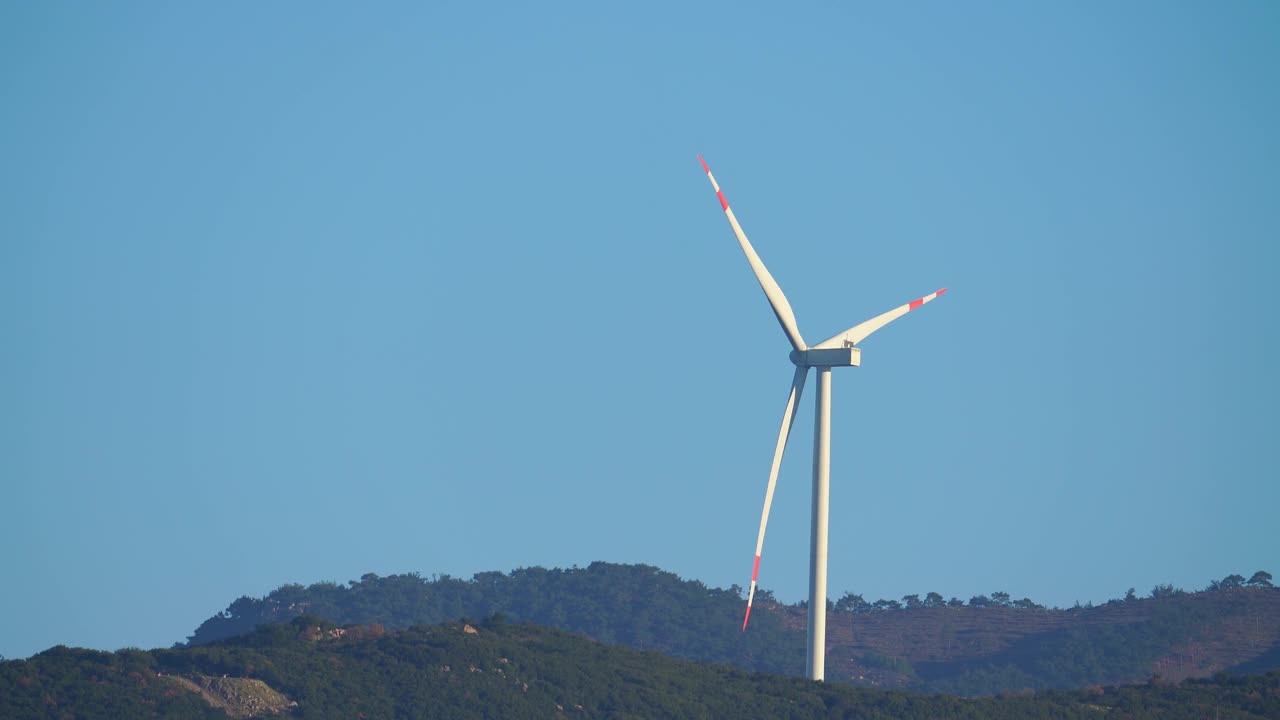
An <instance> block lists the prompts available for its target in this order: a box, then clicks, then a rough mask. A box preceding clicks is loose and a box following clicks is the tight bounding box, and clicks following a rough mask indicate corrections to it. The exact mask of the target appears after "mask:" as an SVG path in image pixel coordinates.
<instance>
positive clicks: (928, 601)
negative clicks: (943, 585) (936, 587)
mask: <svg viewBox="0 0 1280 720" xmlns="http://www.w3.org/2000/svg"><path fill="white" fill-rule="evenodd" d="M946 604H947V603H946V601H945V600H943V599H942V596H941V595H939V594H938V593H936V592H931V593H929V594H928V595H925V596H924V606H925V607H942V606H943V605H946Z"/></svg>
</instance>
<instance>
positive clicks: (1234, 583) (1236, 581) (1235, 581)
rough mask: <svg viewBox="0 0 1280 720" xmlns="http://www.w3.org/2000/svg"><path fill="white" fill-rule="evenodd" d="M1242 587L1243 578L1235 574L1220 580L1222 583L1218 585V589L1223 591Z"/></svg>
mask: <svg viewBox="0 0 1280 720" xmlns="http://www.w3.org/2000/svg"><path fill="white" fill-rule="evenodd" d="M1242 585H1244V576H1243V575H1235V574H1232V575H1228V576H1226V577H1224V578H1222V582H1221V583H1220V587H1221V588H1222V589H1223V590H1235V589H1236V588H1238V587H1240V586H1242Z"/></svg>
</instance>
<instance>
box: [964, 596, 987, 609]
mask: <svg viewBox="0 0 1280 720" xmlns="http://www.w3.org/2000/svg"><path fill="white" fill-rule="evenodd" d="M990 606H991V598H989V597H987V596H986V595H974V596H973V597H971V598H969V607H990Z"/></svg>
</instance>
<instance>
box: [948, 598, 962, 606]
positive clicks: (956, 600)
mask: <svg viewBox="0 0 1280 720" xmlns="http://www.w3.org/2000/svg"><path fill="white" fill-rule="evenodd" d="M947 607H964V601H963V600H961V599H960V598H958V597H956V596H954V595H952V596H951V599H950V600H948V601H947Z"/></svg>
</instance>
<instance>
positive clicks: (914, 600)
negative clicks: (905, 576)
mask: <svg viewBox="0 0 1280 720" xmlns="http://www.w3.org/2000/svg"><path fill="white" fill-rule="evenodd" d="M902 604H903V605H906V606H907V609H908V610H916V609H919V608H922V607H924V603H923V602H920V596H919V595H903V596H902Z"/></svg>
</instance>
